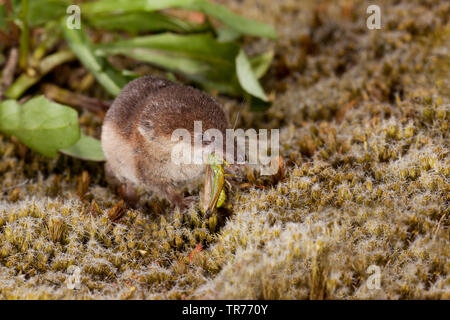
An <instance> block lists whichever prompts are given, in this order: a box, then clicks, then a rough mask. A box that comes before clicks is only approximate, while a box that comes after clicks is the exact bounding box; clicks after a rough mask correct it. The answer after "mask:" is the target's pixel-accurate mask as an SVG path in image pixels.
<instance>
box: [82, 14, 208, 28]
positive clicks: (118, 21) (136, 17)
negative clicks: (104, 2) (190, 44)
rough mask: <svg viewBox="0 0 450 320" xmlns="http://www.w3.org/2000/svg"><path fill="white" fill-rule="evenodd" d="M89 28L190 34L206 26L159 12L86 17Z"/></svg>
mask: <svg viewBox="0 0 450 320" xmlns="http://www.w3.org/2000/svg"><path fill="white" fill-rule="evenodd" d="M87 18H88V22H89V24H90V25H91V26H93V27H95V28H97V29H106V30H119V31H123V30H125V31H128V32H142V31H172V32H180V33H191V32H199V31H204V30H206V29H207V28H208V27H207V26H206V25H201V24H194V23H190V22H188V21H184V20H181V19H178V18H175V17H171V16H168V15H165V14H163V13H159V12H125V13H121V14H113V15H105V14H104V15H95V16H87Z"/></svg>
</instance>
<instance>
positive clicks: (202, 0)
mask: <svg viewBox="0 0 450 320" xmlns="http://www.w3.org/2000/svg"><path fill="white" fill-rule="evenodd" d="M169 8H180V9H187V10H195V11H201V12H203V13H205V14H207V15H210V16H211V17H214V18H216V19H218V20H220V21H221V22H222V23H224V24H225V25H226V26H228V27H230V28H232V29H234V30H236V31H238V32H240V33H242V34H247V35H252V36H258V37H266V38H270V39H276V38H277V33H276V31H275V29H274V28H273V27H272V26H270V25H268V24H265V23H262V22H258V21H254V20H250V19H247V18H244V17H241V16H239V15H237V14H235V13H233V12H232V11H230V10H229V9H228V8H226V7H224V6H221V5H218V4H214V3H210V2H209V1H206V0H165V1H161V0H133V1H127V0H101V1H96V2H87V3H84V4H82V12H83V13H84V14H87V15H89V16H96V15H100V14H107V13H125V12H132V11H147V12H148V11H157V10H163V9H169Z"/></svg>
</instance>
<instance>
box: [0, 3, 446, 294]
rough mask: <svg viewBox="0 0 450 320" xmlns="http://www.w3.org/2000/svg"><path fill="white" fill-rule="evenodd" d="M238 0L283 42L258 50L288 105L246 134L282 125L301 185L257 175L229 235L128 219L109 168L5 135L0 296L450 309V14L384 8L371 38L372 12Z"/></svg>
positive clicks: (253, 123) (235, 207) (252, 44)
mask: <svg viewBox="0 0 450 320" xmlns="http://www.w3.org/2000/svg"><path fill="white" fill-rule="evenodd" d="M222 2H224V3H225V2H226V5H228V6H230V7H231V8H232V9H233V10H235V11H236V12H238V13H241V14H244V15H246V16H250V17H254V18H258V19H261V20H264V21H266V22H270V23H272V24H273V25H275V26H276V27H277V30H278V32H279V35H280V39H279V40H278V41H276V42H275V43H270V41H266V40H252V41H250V40H249V42H248V46H247V49H248V51H249V52H250V53H251V52H259V51H262V50H264V49H267V48H268V47H273V48H274V50H275V52H276V59H275V62H274V65H273V67H272V68H271V70H270V72H269V75H268V76H266V77H265V79H264V81H263V82H264V85H265V88H266V89H268V91H273V92H275V94H276V100H275V103H274V105H273V107H272V108H271V109H270V110H269V111H268V112H267V113H263V114H261V113H250V112H243V114H242V118H241V120H240V126H241V127H256V128H258V127H259V128H261V127H267V128H281V136H280V142H281V144H282V155H283V158H284V159H285V162H286V177H285V179H284V180H282V181H281V182H278V183H276V184H269V183H267V181H262V179H261V178H258V177H257V176H256V178H255V177H254V176H253V175H252V174H251V173H250V172H243V173H242V177H241V178H242V180H243V182H246V183H247V185H248V184H250V185H251V186H252V187H250V188H242V189H235V192H234V194H233V195H232V196H231V201H230V204H229V206H230V212H228V215H227V216H221V217H220V218H219V221H218V222H217V223H216V222H215V221H211V223H210V222H209V221H204V218H203V217H202V216H201V214H199V210H198V208H191V210H190V211H189V212H188V213H187V214H184V215H182V214H180V213H179V212H178V211H177V210H172V209H170V208H169V207H168V205H167V203H166V202H165V201H161V200H158V199H157V198H154V197H151V196H149V195H143V196H142V199H141V203H143V204H145V206H146V209H143V210H138V211H136V210H127V211H126V213H125V214H124V216H123V217H122V218H121V219H120V220H119V221H118V222H115V223H112V222H111V221H110V219H109V217H108V212H110V211H109V210H111V208H112V207H114V206H115V205H117V203H118V201H119V198H118V197H117V195H116V194H115V193H114V192H112V191H111V190H110V189H109V188H108V187H107V185H106V182H105V180H104V172H103V168H102V166H101V165H100V164H95V163H86V162H81V161H78V160H74V159H70V158H68V157H66V156H62V155H61V156H59V157H58V158H57V159H53V160H48V159H45V158H43V157H41V156H39V155H37V154H35V153H33V152H30V151H28V150H26V149H25V148H24V147H23V146H21V145H20V144H19V143H17V141H15V140H14V139H11V138H7V137H0V157H1V161H0V174H1V175H0V191H1V193H0V298H5V299H14V298H19V299H23V298H47V299H58V298H64V299H70V298H76V299H78V298H99V299H109V298H120V299H124V298H132V299H141V298H150V299H167V298H170V299H182V298H186V299H189V298H225V299H227V298H244V299H256V298H264V299H306V298H311V299H322V298H325V299H349V298H350V299H366V298H388V299H398V298H404V299H418V298H438V299H449V298H450V276H449V273H450V260H449V257H450V232H449V225H450V219H449V201H450V184H449V177H450V157H449V152H450V150H449V120H450V108H449V106H450V76H449V74H450V3H448V2H446V1H418V0H416V1H407V0H403V1H381V2H380V5H381V9H382V25H383V28H382V29H381V30H373V31H370V30H368V29H367V28H366V21H365V20H366V17H367V15H366V13H365V10H366V8H367V6H368V5H369V3H367V2H365V1H351V0H345V1H297V0H283V1H272V0H267V1H257V0H245V1H233V2H230V1H222ZM394 2H395V4H394ZM223 102H224V103H225V105H226V107H227V109H228V110H229V111H230V113H233V115H234V111H235V110H236V109H237V108H238V107H239V105H238V103H237V102H236V100H225V99H224V100H223ZM233 115H232V116H231V118H233ZM81 121H82V124H83V125H84V127H86V128H89V129H88V130H90V132H88V133H90V134H96V135H97V136H98V134H99V125H100V120H99V119H98V118H96V117H94V116H92V115H90V114H84V115H83V116H82V120H81ZM83 172H84V173H83ZM92 200H94V201H95V204H96V205H95V204H92ZM200 244H201V245H202V247H203V250H202V249H200V246H199V245H200ZM70 265H75V266H78V267H79V268H80V269H81V286H80V288H79V289H78V290H70V289H68V288H67V285H66V284H65V281H66V279H67V278H68V277H69V274H68V272H67V269H68V267H69V266H70ZM371 265H377V266H379V267H380V269H381V288H380V289H375V290H370V289H369V288H368V286H367V281H368V278H369V276H370V274H368V273H367V270H368V268H369V266H371Z"/></svg>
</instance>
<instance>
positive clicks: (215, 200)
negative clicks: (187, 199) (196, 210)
mask: <svg viewBox="0 0 450 320" xmlns="http://www.w3.org/2000/svg"><path fill="white" fill-rule="evenodd" d="M222 162H223V164H225V165H226V166H229V165H228V163H227V162H226V161H225V160H222V161H220V158H219V157H218V156H217V155H216V154H214V153H212V154H210V155H209V156H208V164H207V166H206V173H205V181H204V184H203V191H202V193H201V195H200V210H201V211H202V213H204V214H205V216H206V217H208V216H210V215H211V214H212V213H213V212H214V210H215V209H216V208H220V207H221V206H222V205H223V204H224V203H225V200H226V193H225V190H224V186H225V183H227V184H228V186H229V182H228V181H226V180H225V176H226V174H225V170H224V167H223V164H222Z"/></svg>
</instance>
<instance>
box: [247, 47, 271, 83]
mask: <svg viewBox="0 0 450 320" xmlns="http://www.w3.org/2000/svg"><path fill="white" fill-rule="evenodd" d="M272 60H273V51H267V52H266V53H263V54H260V55H258V56H256V57H253V58H252V59H250V64H251V65H252V70H253V73H254V74H255V76H256V78H258V79H261V78H262V77H263V76H264V75H265V74H266V72H267V70H269V68H270V64H271V63H272Z"/></svg>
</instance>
